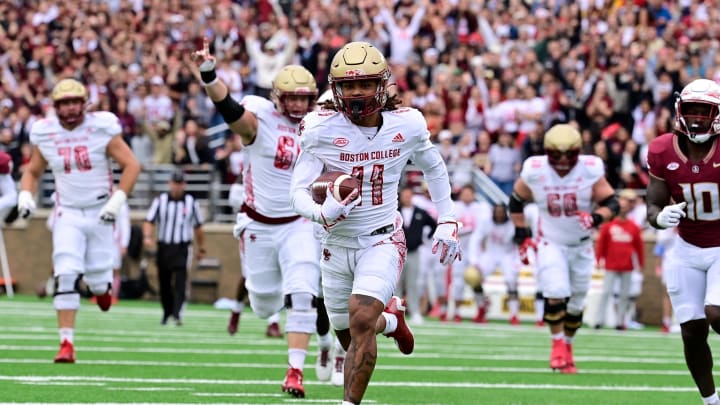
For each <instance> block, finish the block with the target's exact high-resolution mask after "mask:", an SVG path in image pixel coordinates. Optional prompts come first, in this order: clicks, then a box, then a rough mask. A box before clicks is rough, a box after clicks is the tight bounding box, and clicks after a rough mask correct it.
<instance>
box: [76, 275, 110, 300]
mask: <svg viewBox="0 0 720 405" xmlns="http://www.w3.org/2000/svg"><path fill="white" fill-rule="evenodd" d="M112 277H113V273H112V270H108V271H99V272H92V273H85V275H84V276H83V281H85V284H86V285H87V287H88V290H90V292H91V293H92V295H103V294H105V293H106V292H108V291H110V290H111V289H112Z"/></svg>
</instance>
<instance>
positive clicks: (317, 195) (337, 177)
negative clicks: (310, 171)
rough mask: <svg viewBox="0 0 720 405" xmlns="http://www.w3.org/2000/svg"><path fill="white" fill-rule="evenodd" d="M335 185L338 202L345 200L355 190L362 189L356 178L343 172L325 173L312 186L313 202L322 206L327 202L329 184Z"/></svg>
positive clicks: (335, 195) (334, 194)
mask: <svg viewBox="0 0 720 405" xmlns="http://www.w3.org/2000/svg"><path fill="white" fill-rule="evenodd" d="M329 183H333V196H334V197H335V199H336V200H338V201H342V200H344V199H345V198H346V197H347V196H348V195H350V193H352V191H353V190H355V189H357V188H359V187H360V184H359V183H358V180H357V179H356V178H355V177H352V176H350V175H349V174H346V173H343V172H325V173H323V174H321V175H320V176H319V177H318V178H317V179H315V181H313V183H312V185H311V186H310V189H311V192H312V197H313V200H314V201H315V202H316V203H318V204H322V203H323V202H325V196H326V195H327V188H328V184H329Z"/></svg>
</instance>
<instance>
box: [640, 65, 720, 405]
mask: <svg viewBox="0 0 720 405" xmlns="http://www.w3.org/2000/svg"><path fill="white" fill-rule="evenodd" d="M673 132H674V133H667V134H664V135H662V136H659V137H657V138H655V139H654V140H653V141H652V142H651V143H650V148H649V150H648V166H649V167H650V183H649V184H648V187H647V206H648V211H647V218H648V222H649V223H650V224H651V225H652V226H653V227H655V228H657V229H667V228H672V227H676V226H677V227H678V238H677V239H676V241H675V246H674V247H673V249H671V250H670V251H668V252H667V254H666V256H665V257H664V259H663V272H664V274H663V279H664V281H665V285H666V287H667V292H668V295H669V296H670V301H671V302H672V308H673V311H675V318H676V319H677V321H678V322H679V323H680V328H681V330H682V340H683V346H684V348H685V350H684V352H685V363H686V364H687V367H688V369H689V370H690V374H691V375H692V377H693V379H694V380H695V385H696V386H697V388H698V390H699V391H700V395H701V396H702V398H703V403H705V404H720V400H718V394H717V392H716V391H715V382H714V381H713V375H712V366H713V359H712V353H711V352H710V347H709V346H708V343H707V338H708V333H709V327H712V328H713V330H715V332H717V333H720V234H718V229H720V199H719V197H718V196H719V195H720V188H719V187H718V183H719V182H720V148H719V147H718V137H717V135H718V134H720V86H718V85H717V84H716V83H715V82H713V81H711V80H705V79H697V80H694V81H692V82H690V83H689V84H688V85H687V86H685V88H684V89H683V90H682V93H680V94H679V95H677V99H676V101H675V128H674V131H673Z"/></svg>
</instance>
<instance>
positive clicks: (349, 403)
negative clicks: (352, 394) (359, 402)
mask: <svg viewBox="0 0 720 405" xmlns="http://www.w3.org/2000/svg"><path fill="white" fill-rule="evenodd" d="M342 405H355V403H354V402H350V401H342Z"/></svg>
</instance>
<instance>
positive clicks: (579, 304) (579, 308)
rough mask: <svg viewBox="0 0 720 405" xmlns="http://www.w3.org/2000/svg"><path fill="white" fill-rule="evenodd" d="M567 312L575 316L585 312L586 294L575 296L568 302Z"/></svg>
mask: <svg viewBox="0 0 720 405" xmlns="http://www.w3.org/2000/svg"><path fill="white" fill-rule="evenodd" d="M566 302H567V311H568V312H572V313H574V314H581V313H582V312H583V311H584V310H585V294H582V295H579V294H577V295H573V296H572V297H570V298H568V299H567V300H566Z"/></svg>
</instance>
